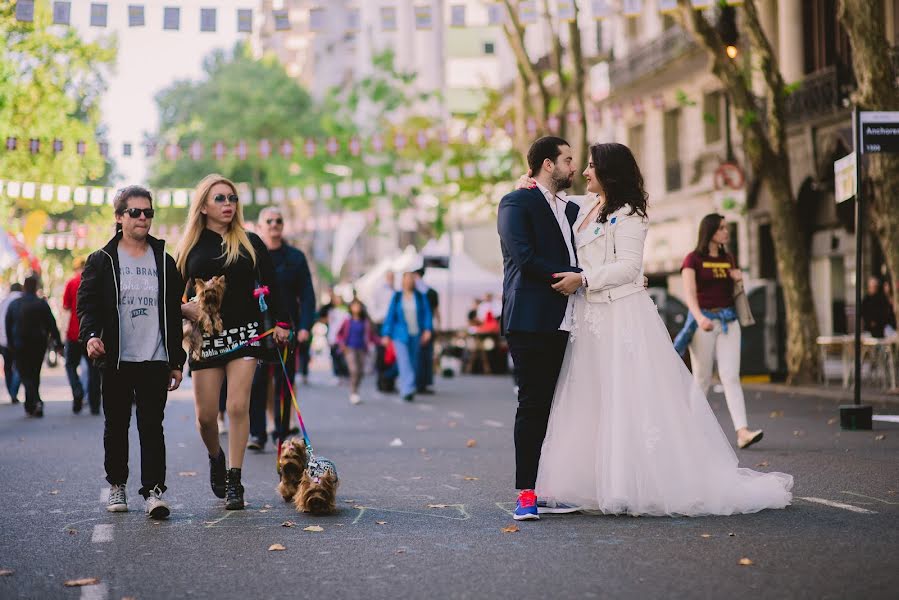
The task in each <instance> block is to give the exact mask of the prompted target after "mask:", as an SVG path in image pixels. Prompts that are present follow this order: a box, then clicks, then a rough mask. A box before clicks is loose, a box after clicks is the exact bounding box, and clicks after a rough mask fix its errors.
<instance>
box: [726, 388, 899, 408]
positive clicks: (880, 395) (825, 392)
mask: <svg viewBox="0 0 899 600" xmlns="http://www.w3.org/2000/svg"><path fill="white" fill-rule="evenodd" d="M743 389H745V390H749V391H753V392H770V393H775V394H790V395H798V396H814V397H816V398H826V399H829V400H840V401H842V402H845V403H847V404H849V403H852V401H853V399H854V398H853V392H852V390H851V389H849V390H845V389H842V388H833V387H829V388H828V387H819V386H814V385H787V384H785V383H744V384H743ZM862 401H863V402H868V403H870V404H890V405H893V406H899V393H886V392H868V391H865V390H862Z"/></svg>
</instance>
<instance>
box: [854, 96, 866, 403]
mask: <svg viewBox="0 0 899 600" xmlns="http://www.w3.org/2000/svg"><path fill="white" fill-rule="evenodd" d="M852 112H853V114H852V125H853V133H854V134H855V135H854V136H853V137H854V142H855V381H854V382H853V383H854V386H855V389H854V396H855V405H856V406H859V405H860V404H861V403H862V278H863V275H862V269H863V267H862V264H863V261H862V246H863V241H864V231H865V228H864V226H865V210H864V201H863V194H862V187H863V186H862V128H861V111H860V110H859V107H858V106H856V107H855V109H853V111H852Z"/></svg>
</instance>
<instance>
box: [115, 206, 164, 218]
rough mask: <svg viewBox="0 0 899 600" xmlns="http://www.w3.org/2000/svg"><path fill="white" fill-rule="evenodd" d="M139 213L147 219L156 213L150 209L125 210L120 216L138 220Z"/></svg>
mask: <svg viewBox="0 0 899 600" xmlns="http://www.w3.org/2000/svg"><path fill="white" fill-rule="evenodd" d="M141 213H143V215H144V216H145V217H147V218H148V219H152V218H153V215H155V214H156V211H155V210H153V209H152V208H126V209H125V210H124V211H123V213H122V214H126V215H128V216H129V217H131V218H132V219H138V218H140V215H141Z"/></svg>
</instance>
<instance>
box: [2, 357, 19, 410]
mask: <svg viewBox="0 0 899 600" xmlns="http://www.w3.org/2000/svg"><path fill="white" fill-rule="evenodd" d="M0 354H2V355H3V380H4V381H5V382H6V391H7V392H9V399H10V400H18V399H19V386H21V385H22V380H21V379H20V378H19V372H18V371H16V366H15V364H14V361H13V357H12V352H10V351H9V348H7V347H6V346H0Z"/></svg>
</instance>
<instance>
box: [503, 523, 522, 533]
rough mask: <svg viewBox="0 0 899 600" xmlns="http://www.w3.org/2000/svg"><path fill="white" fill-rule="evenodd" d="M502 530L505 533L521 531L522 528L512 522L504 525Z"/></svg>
mask: <svg viewBox="0 0 899 600" xmlns="http://www.w3.org/2000/svg"><path fill="white" fill-rule="evenodd" d="M500 531H502V532H503V533H515V532H517V531H521V529H519V527H518V525H515V524H512V525H509V526H508V527H503V528H502V529H501V530H500Z"/></svg>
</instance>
